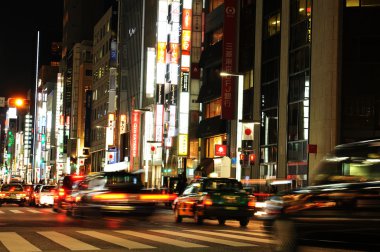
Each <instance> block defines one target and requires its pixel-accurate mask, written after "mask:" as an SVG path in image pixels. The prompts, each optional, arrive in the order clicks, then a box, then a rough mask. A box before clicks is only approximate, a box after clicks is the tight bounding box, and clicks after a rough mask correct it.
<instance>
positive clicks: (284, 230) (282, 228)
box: [273, 219, 297, 252]
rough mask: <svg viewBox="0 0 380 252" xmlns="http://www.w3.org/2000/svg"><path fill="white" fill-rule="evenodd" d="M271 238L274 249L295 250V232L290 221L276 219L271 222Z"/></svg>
mask: <svg viewBox="0 0 380 252" xmlns="http://www.w3.org/2000/svg"><path fill="white" fill-rule="evenodd" d="M273 238H274V240H275V244H274V246H275V247H274V250H275V251H282V252H291V251H297V242H296V232H295V227H294V223H293V222H292V221H290V220H281V219H279V220H276V221H275V222H274V224H273Z"/></svg>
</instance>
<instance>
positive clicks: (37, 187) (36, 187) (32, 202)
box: [29, 184, 42, 206]
mask: <svg viewBox="0 0 380 252" xmlns="http://www.w3.org/2000/svg"><path fill="white" fill-rule="evenodd" d="M41 186H42V184H34V185H33V190H32V194H31V196H30V199H29V205H30V206H35V205H36V194H37V193H38V191H39V190H40V187H41Z"/></svg>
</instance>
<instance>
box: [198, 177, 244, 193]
mask: <svg viewBox="0 0 380 252" xmlns="http://www.w3.org/2000/svg"><path fill="white" fill-rule="evenodd" d="M204 188H205V190H206V191H240V190H241V189H242V185H241V183H240V182H238V181H237V180H233V179H224V180H222V179H215V180H206V181H205V182H204Z"/></svg>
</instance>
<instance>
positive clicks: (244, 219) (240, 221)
mask: <svg viewBox="0 0 380 252" xmlns="http://www.w3.org/2000/svg"><path fill="white" fill-rule="evenodd" d="M239 223H240V226H241V227H246V226H247V225H248V223H249V218H248V217H247V218H242V219H240V220H239Z"/></svg>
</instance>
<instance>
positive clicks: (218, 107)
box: [205, 98, 222, 119]
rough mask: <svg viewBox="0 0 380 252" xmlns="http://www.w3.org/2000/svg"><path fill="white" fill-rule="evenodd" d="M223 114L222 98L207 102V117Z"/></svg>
mask: <svg viewBox="0 0 380 252" xmlns="http://www.w3.org/2000/svg"><path fill="white" fill-rule="evenodd" d="M221 114H222V99H221V98H219V99H216V100H213V101H211V102H209V103H207V104H205V117H206V119H207V118H212V117H215V116H219V115H221Z"/></svg>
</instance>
